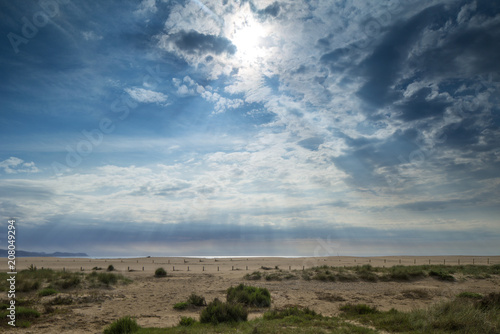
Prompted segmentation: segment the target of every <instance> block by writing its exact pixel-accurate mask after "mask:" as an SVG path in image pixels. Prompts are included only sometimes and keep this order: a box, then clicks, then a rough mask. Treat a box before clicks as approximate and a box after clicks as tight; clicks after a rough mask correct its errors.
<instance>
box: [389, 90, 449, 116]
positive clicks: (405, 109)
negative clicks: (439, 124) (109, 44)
mask: <svg viewBox="0 0 500 334" xmlns="http://www.w3.org/2000/svg"><path fill="white" fill-rule="evenodd" d="M431 93H432V89H430V88H428V87H425V88H422V89H420V90H418V92H416V93H415V94H413V95H412V96H411V97H410V98H407V99H405V100H404V101H403V102H402V103H401V105H399V106H398V107H397V109H399V110H400V112H401V114H400V115H399V118H401V119H402V120H404V121H415V120H419V119H422V118H428V117H434V116H442V115H443V113H444V112H445V110H446V107H449V106H450V105H451V103H450V102H448V101H446V100H445V98H443V97H437V98H430V95H431Z"/></svg>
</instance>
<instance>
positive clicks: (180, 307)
mask: <svg viewBox="0 0 500 334" xmlns="http://www.w3.org/2000/svg"><path fill="white" fill-rule="evenodd" d="M188 306H189V303H186V302H180V303H177V304H175V305H174V309H176V310H179V311H182V310H185V309H187V308H188Z"/></svg>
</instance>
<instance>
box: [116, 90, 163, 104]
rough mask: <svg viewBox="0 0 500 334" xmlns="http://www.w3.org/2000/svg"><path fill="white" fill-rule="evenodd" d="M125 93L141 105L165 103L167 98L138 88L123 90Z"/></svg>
mask: <svg viewBox="0 0 500 334" xmlns="http://www.w3.org/2000/svg"><path fill="white" fill-rule="evenodd" d="M125 91H126V92H127V93H128V94H129V95H130V97H131V98H133V99H134V100H136V101H138V102H143V103H160V102H165V101H166V100H167V98H168V96H167V95H165V94H162V93H159V92H155V91H152V90H147V89H144V88H138V87H134V88H125Z"/></svg>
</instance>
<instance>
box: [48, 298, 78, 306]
mask: <svg viewBox="0 0 500 334" xmlns="http://www.w3.org/2000/svg"><path fill="white" fill-rule="evenodd" d="M71 304H73V298H71V297H70V296H57V297H56V298H54V299H52V300H51V301H49V302H48V303H47V305H71Z"/></svg>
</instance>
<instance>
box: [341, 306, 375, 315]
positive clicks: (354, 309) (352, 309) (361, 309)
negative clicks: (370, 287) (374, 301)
mask: <svg viewBox="0 0 500 334" xmlns="http://www.w3.org/2000/svg"><path fill="white" fill-rule="evenodd" d="M340 310H341V311H342V312H345V313H347V314H372V313H377V312H378V310H377V309H376V308H375V307H370V306H368V305H365V304H346V305H344V306H342V307H341V308H340Z"/></svg>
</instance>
